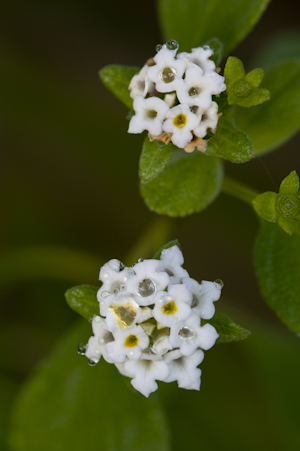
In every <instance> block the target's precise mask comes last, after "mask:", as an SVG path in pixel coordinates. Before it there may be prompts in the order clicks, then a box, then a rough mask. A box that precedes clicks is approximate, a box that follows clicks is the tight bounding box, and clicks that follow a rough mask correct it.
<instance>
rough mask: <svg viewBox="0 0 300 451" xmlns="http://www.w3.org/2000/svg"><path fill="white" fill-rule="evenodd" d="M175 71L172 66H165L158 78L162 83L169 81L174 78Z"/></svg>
mask: <svg viewBox="0 0 300 451" xmlns="http://www.w3.org/2000/svg"><path fill="white" fill-rule="evenodd" d="M175 77H176V71H175V69H173V67H165V68H164V70H163V71H162V72H161V73H160V75H159V78H160V79H161V81H162V82H164V83H171V82H172V81H174V80H175Z"/></svg>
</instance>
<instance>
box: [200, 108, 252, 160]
mask: <svg viewBox="0 0 300 451" xmlns="http://www.w3.org/2000/svg"><path fill="white" fill-rule="evenodd" d="M205 153H206V154H207V155H212V156H216V157H221V158H225V159H226V160H229V161H231V162H232V163H245V162H246V161H249V160H251V158H253V150H252V143H251V141H250V139H249V138H248V136H247V135H246V134H245V133H244V132H242V131H240V130H238V129H237V128H236V126H235V124H234V120H233V116H232V114H231V112H230V111H225V112H224V113H223V115H222V116H221V117H220V119H219V122H218V127H217V131H216V134H215V135H213V136H212V137H211V139H210V140H209V141H208V146H207V149H206V152H205Z"/></svg>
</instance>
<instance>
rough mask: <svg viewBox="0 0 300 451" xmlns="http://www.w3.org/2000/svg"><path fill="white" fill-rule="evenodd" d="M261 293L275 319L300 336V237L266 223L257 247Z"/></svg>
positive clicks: (256, 255)
mask: <svg viewBox="0 0 300 451" xmlns="http://www.w3.org/2000/svg"><path fill="white" fill-rule="evenodd" d="M255 265H256V274H257V278H258V282H259V286H260V289H261V292H262V294H263V296H264V298H265V300H266V302H267V303H268V304H269V306H270V307H271V308H272V309H273V310H274V312H275V313H276V315H277V316H278V317H279V318H280V319H281V321H282V322H284V323H285V324H286V325H287V326H288V327H289V328H290V329H291V330H292V331H294V332H296V333H297V334H300V284H299V274H300V236H299V234H297V233H294V235H292V236H290V235H287V234H286V233H285V232H284V231H283V230H281V228H280V227H279V226H278V224H272V223H268V222H263V223H262V227H261V230H260V232H259V235H258V238H257V241H256V245H255Z"/></svg>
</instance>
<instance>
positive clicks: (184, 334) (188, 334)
mask: <svg viewBox="0 0 300 451" xmlns="http://www.w3.org/2000/svg"><path fill="white" fill-rule="evenodd" d="M178 335H179V336H180V338H182V339H184V340H186V339H189V338H193V337H194V335H195V333H194V332H193V331H192V330H191V329H189V328H188V327H183V328H182V329H180V331H179V332H178Z"/></svg>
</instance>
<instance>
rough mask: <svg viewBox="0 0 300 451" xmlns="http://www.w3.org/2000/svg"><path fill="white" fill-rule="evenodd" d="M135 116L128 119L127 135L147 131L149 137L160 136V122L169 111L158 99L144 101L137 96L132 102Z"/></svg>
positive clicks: (151, 98) (149, 98)
mask: <svg viewBox="0 0 300 451" xmlns="http://www.w3.org/2000/svg"><path fill="white" fill-rule="evenodd" d="M133 108H134V111H135V113H136V114H135V115H134V116H133V117H132V118H131V119H130V122H129V127H128V133H142V132H143V131H144V130H148V132H149V133H150V134H151V135H154V136H156V135H160V134H161V132H162V122H163V120H164V119H165V117H166V114H167V112H168V111H169V107H168V105H167V104H166V103H165V102H164V101H163V100H162V99H160V98H159V97H148V99H144V98H143V97H142V96H137V97H136V98H135V99H134V101H133Z"/></svg>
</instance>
